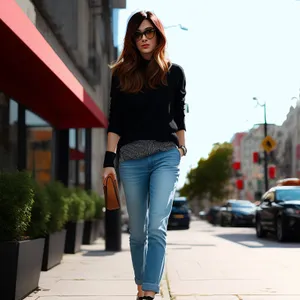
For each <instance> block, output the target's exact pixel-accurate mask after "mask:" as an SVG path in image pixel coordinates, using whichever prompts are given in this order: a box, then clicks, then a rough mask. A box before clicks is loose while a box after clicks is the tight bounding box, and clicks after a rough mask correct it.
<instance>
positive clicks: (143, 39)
mask: <svg viewBox="0 0 300 300" xmlns="http://www.w3.org/2000/svg"><path fill="white" fill-rule="evenodd" d="M134 36H135V42H136V46H137V48H138V50H139V51H140V53H141V55H142V56H143V57H144V58H145V59H151V57H152V54H153V51H154V50H155V48H156V46H157V36H156V28H155V27H154V26H153V25H152V23H151V22H150V21H148V20H144V21H143V22H142V23H141V25H140V27H139V28H138V30H137V31H136V33H135V35H134Z"/></svg>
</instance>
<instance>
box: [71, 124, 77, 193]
mask: <svg viewBox="0 0 300 300" xmlns="http://www.w3.org/2000/svg"><path fill="white" fill-rule="evenodd" d="M69 148H70V152H69V153H70V156H69V186H71V187H72V186H75V185H76V164H77V162H76V160H75V158H76V157H75V153H76V130H75V129H70V131H69Z"/></svg>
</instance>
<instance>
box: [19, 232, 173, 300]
mask: <svg viewBox="0 0 300 300" xmlns="http://www.w3.org/2000/svg"><path fill="white" fill-rule="evenodd" d="M104 249H105V244H104V240H103V239H99V240H98V241H97V243H96V244H94V245H87V246H82V251H81V252H80V253H77V254H75V255H74V254H73V255H69V254H67V255H64V258H63V261H62V263H61V264H60V265H59V266H57V267H55V268H53V269H51V270H49V271H47V272H42V274H41V278H40V284H39V286H40V290H39V291H37V292H34V293H32V294H31V295H30V296H28V297H27V298H25V299H26V300H37V299H38V300H73V299H74V300H134V299H135V296H136V285H135V284H134V281H133V271H132V266H131V258H130V251H129V236H128V234H124V235H123V236H122V251H121V252H118V253H113V252H105V251H104ZM161 294H162V295H164V296H162V295H157V296H156V298H155V299H157V300H161V299H165V300H169V296H168V292H167V284H166V281H165V280H163V282H162V289H161Z"/></svg>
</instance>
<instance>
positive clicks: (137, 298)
mask: <svg viewBox="0 0 300 300" xmlns="http://www.w3.org/2000/svg"><path fill="white" fill-rule="evenodd" d="M143 299H144V297H139V296H136V300H143Z"/></svg>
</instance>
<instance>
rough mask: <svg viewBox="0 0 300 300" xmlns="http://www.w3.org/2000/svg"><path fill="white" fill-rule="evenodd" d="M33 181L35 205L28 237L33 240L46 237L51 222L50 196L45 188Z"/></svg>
mask: <svg viewBox="0 0 300 300" xmlns="http://www.w3.org/2000/svg"><path fill="white" fill-rule="evenodd" d="M32 181H33V190H34V203H33V206H32V211H31V222H30V226H29V228H28V231H27V233H28V235H29V236H30V237H31V238H38V237H44V236H45V235H47V233H48V222H49V220H50V215H51V213H50V201H49V196H48V194H47V192H46V190H45V188H44V187H43V186H41V185H40V184H38V183H37V182H36V181H34V180H33V179H32Z"/></svg>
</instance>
